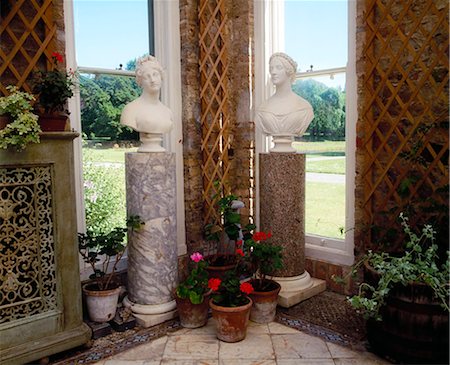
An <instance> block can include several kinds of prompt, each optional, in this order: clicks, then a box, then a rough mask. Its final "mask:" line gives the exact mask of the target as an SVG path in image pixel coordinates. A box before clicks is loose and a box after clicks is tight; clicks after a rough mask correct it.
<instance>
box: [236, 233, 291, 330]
mask: <svg viewBox="0 0 450 365" xmlns="http://www.w3.org/2000/svg"><path fill="white" fill-rule="evenodd" d="M245 236H246V235H244V237H245ZM271 237H272V234H271V233H270V232H267V233H266V232H255V233H253V234H252V235H250V236H249V237H248V238H247V239H245V241H244V247H245V261H246V262H247V264H248V271H249V272H250V273H251V274H252V279H251V280H250V283H251V284H252V286H253V288H254V291H253V293H252V294H250V298H251V299H252V300H253V306H252V309H251V312H250V320H251V321H253V322H257V323H269V322H272V321H273V320H274V318H275V314H276V308H277V302H278V293H279V292H280V290H281V286H280V284H279V283H277V282H276V281H275V280H272V279H270V276H271V275H273V273H274V272H275V270H279V269H282V268H283V259H282V253H281V251H282V249H283V248H282V247H281V246H279V245H274V244H270V243H268V242H266V240H267V239H269V238H271Z"/></svg>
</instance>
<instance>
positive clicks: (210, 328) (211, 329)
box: [170, 318, 216, 336]
mask: <svg viewBox="0 0 450 365" xmlns="http://www.w3.org/2000/svg"><path fill="white" fill-rule="evenodd" d="M185 334H190V335H214V336H215V335H216V323H215V322H214V320H213V319H212V318H210V319H209V320H208V322H207V323H206V325H205V326H203V327H199V328H182V329H179V330H178V331H176V332H172V333H171V334H170V335H171V336H181V335H185Z"/></svg>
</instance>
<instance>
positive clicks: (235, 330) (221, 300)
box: [208, 248, 253, 342]
mask: <svg viewBox="0 0 450 365" xmlns="http://www.w3.org/2000/svg"><path fill="white" fill-rule="evenodd" d="M239 250H241V249H239V248H238V251H239ZM237 258H238V260H237V263H236V265H235V267H234V268H233V270H230V271H228V272H227V273H226V274H225V275H224V276H223V278H217V277H215V278H210V279H209V281H208V287H209V288H210V289H211V290H212V298H211V299H210V301H209V306H210V307H211V311H212V315H213V318H214V320H215V323H216V335H217V338H218V339H219V340H222V341H225V342H237V341H241V340H243V339H244V338H245V336H246V334H247V326H248V322H249V318H250V309H251V307H252V304H253V302H252V300H251V299H250V298H249V296H248V295H249V294H251V293H252V292H253V287H252V285H251V284H250V283H248V282H241V280H240V277H241V270H240V269H241V267H242V266H241V261H242V257H241V255H239V254H238V255H237Z"/></svg>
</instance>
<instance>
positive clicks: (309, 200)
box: [305, 182, 345, 238]
mask: <svg viewBox="0 0 450 365" xmlns="http://www.w3.org/2000/svg"><path fill="white" fill-rule="evenodd" d="M305 195H306V199H305V201H306V202H305V212H306V222H305V225H306V232H307V233H312V234H317V235H320V236H327V237H335V238H344V236H343V235H342V234H341V232H340V228H342V227H345V184H332V183H320V182H307V183H306V192H305Z"/></svg>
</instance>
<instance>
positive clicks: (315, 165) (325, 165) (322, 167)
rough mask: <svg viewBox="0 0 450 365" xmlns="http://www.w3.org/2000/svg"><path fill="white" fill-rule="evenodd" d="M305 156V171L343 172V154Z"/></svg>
mask: <svg viewBox="0 0 450 365" xmlns="http://www.w3.org/2000/svg"><path fill="white" fill-rule="evenodd" d="M309 156H310V155H307V157H306V172H319V173H326V174H345V156H343V157H337V158H336V157H330V158H329V159H326V158H323V159H322V158H318V157H316V156H315V157H311V158H310V157H309Z"/></svg>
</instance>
